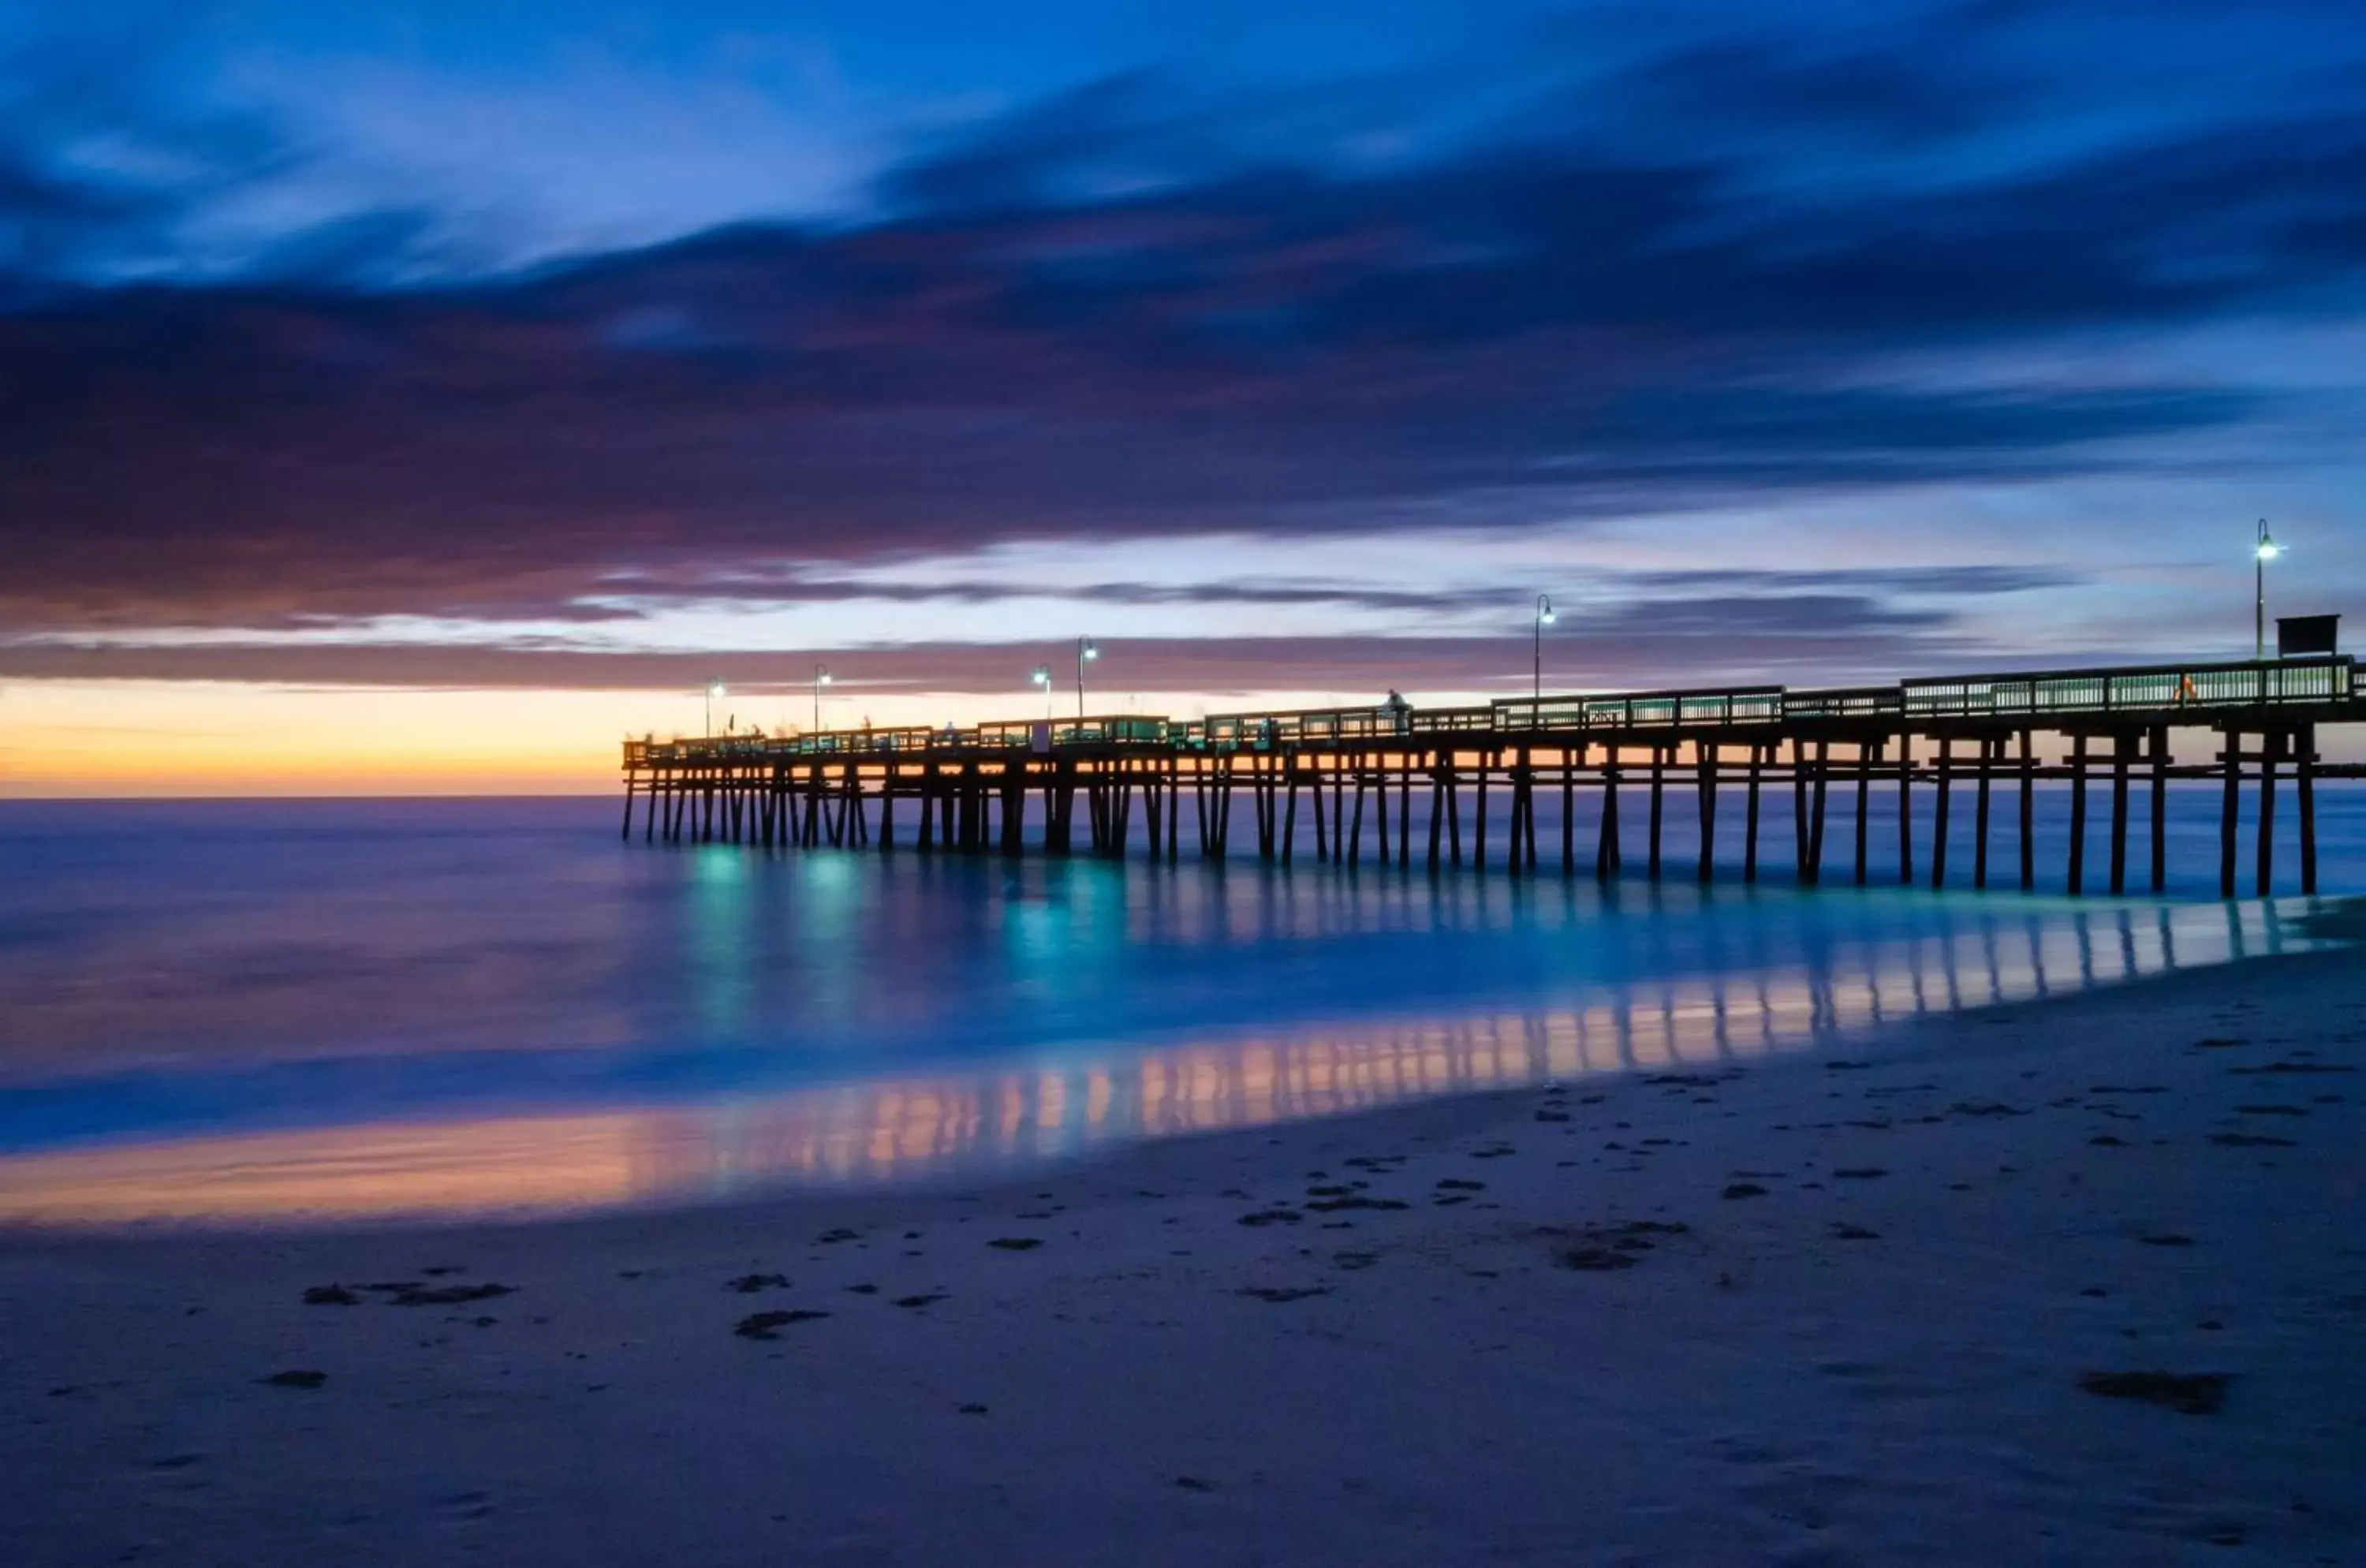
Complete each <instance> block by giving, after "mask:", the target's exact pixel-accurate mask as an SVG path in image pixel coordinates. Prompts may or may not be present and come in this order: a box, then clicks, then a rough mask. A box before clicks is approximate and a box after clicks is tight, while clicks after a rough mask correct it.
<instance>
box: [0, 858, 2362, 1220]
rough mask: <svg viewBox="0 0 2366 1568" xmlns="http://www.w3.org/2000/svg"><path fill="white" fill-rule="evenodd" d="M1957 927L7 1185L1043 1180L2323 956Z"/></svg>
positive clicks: (130, 1210)
mask: <svg viewBox="0 0 2366 1568" xmlns="http://www.w3.org/2000/svg"><path fill="white" fill-rule="evenodd" d="M1120 885H1122V883H1120ZM715 886H716V887H717V888H718V889H727V888H728V887H729V886H731V885H730V884H728V883H725V882H718V883H716V884H715ZM2302 908H2304V909H2305V908H2312V906H2308V905H2303V906H2302ZM711 913H712V914H713V915H714V916H715V918H716V919H717V920H720V919H722V918H723V917H724V916H725V915H726V913H727V911H726V910H725V909H724V908H722V907H721V906H720V905H719V904H718V906H717V907H716V908H715V909H714V910H713V911H711ZM1961 913H1962V915H1963V918H1962V919H1961V920H1960V921H1959V922H1958V924H1957V925H1956V927H1955V929H1954V930H1953V931H1950V932H1949V933H1948V934H1946V935H1945V936H1944V937H1943V938H1941V939H1937V940H1932V941H1925V942H1919V943H1918V942H1894V943H1870V942H1865V941H1863V940H1855V941H1851V942H1844V943H1839V944H1834V945H1832V946H1831V947H1830V948H1829V950H1826V951H1822V952H1821V954H1820V961H1818V962H1815V963H1794V964H1783V965H1777V966H1775V967H1774V968H1772V969H1770V970H1768V971H1765V972H1761V973H1752V974H1743V975H1724V976H1720V975H1718V973H1717V972H1715V971H1713V970H1696V971H1694V972H1691V973H1686V974H1683V975H1682V976H1681V977H1679V978H1675V979H1672V980H1661V979H1651V980H1647V981H1643V982H1640V983H1639V984H1637V985H1634V986H1632V987H1617V986H1610V985H1604V986H1599V987H1594V989H1592V990H1591V991H1589V992H1586V993H1583V994H1582V995H1579V996H1575V997H1573V998H1571V999H1569V1000H1568V1001H1566V1002H1561V1003H1556V1004H1553V1005H1549V1006H1538V1005H1527V1004H1522V1005H1507V1006H1503V1007H1500V1008H1497V1009H1494V1010H1488V1009H1487V1008H1486V1006H1485V1005H1484V1004H1483V1003H1475V1004H1463V1003H1456V1004H1453V1005H1452V1006H1450V1007H1449V1008H1448V1009H1447V1010H1445V1011H1444V1012H1442V1014H1441V1016H1439V1017H1437V1018H1428V1017H1421V1016H1407V1017H1403V1018H1399V1019H1395V1020H1385V1021H1352V1020H1340V1021H1335V1022H1334V1023H1332V1024H1330V1025H1329V1026H1326V1027H1322V1028H1305V1029H1298V1030H1293V1031H1290V1032H1287V1033H1281V1034H1261V1033H1257V1032H1254V1031H1253V1029H1251V1028H1248V1027H1244V1028H1242V1029H1240V1030H1238V1031H1236V1032H1223V1033H1211V1034H1204V1035H1202V1036H1201V1037H1200V1039H1198V1040H1197V1041H1195V1042H1193V1043H1186V1044H1179V1045H1175V1046H1171V1047H1165V1048H1153V1049H1147V1050H1143V1049H1136V1048H1132V1047H1116V1048H1110V1049H1106V1050H1103V1049H1098V1048H1094V1047H1086V1046H1066V1047H1056V1048H1049V1049H1047V1050H1045V1051H1044V1052H1043V1053H1042V1054H1041V1055H1039V1056H1038V1057H1037V1058H1035V1059H1033V1060H1031V1061H1028V1062H1024V1063H1019V1064H1014V1065H1011V1066H1006V1067H1004V1068H1002V1069H1000V1070H995V1069H992V1068H988V1069H986V1070H981V1071H978V1072H975V1073H967V1074H950V1073H949V1074H946V1075H942V1076H940V1077H934V1078H926V1077H900V1078H896V1079H893V1080H885V1081H880V1082H873V1083H867V1084H851V1085H841V1086H839V1087H834V1088H814V1089H792V1090H787V1091H782V1092H766V1091H765V1090H764V1089H762V1087H761V1086H760V1085H752V1084H746V1083H743V1084H740V1085H738V1087H737V1088H735V1089H731V1090H729V1091H728V1092H723V1093H715V1095H714V1096H713V1098H711V1099H708V1100H697V1101H673V1102H670V1103H661V1104H659V1105H654V1106H651V1105H648V1104H645V1103H643V1102H640V1101H634V1102H632V1103H629V1104H624V1105H616V1106H614V1107H613V1108H603V1107H602V1106H601V1105H599V1104H597V1103H584V1104H580V1105H568V1106H561V1107H558V1108H556V1109H554V1110H553V1111H549V1112H535V1113H524V1114H503V1113H492V1114H480V1113H474V1112H468V1111H458V1112H456V1113H455V1114H453V1115H452V1116H450V1117H449V1118H448V1119H443V1120H428V1119H407V1120H404V1121H401V1122H365V1123H360V1124H353V1125H339V1126H334V1127H327V1128H301V1129H292V1130H291V1129H270V1130H261V1131H252V1132H236V1133H222V1134H207V1135H203V1136H198V1137H192V1138H187V1139H185V1140H180V1141H167V1142H162V1143H152V1144H142V1145H128V1146H116V1145H109V1146H93V1147H84V1148H71V1149H65V1150H62V1151H59V1152H56V1153H53V1154H40V1155H28V1156H18V1157H16V1158H13V1159H11V1160H10V1161H9V1162H8V1170H7V1174H8V1175H9V1177H10V1178H11V1179H12V1180H13V1182H14V1183H15V1186H14V1189H13V1192H12V1191H11V1190H9V1189H7V1188H5V1187H0V1213H8V1214H14V1215H16V1216H17V1217H28V1216H38V1217H43V1218H47V1219H50V1220H64V1219H73V1218H77V1217H80V1218H85V1219H87V1218H106V1219H142V1218H148V1219H152V1218H162V1217H171V1216H182V1217H191V1218H200V1217H202V1218H211V1219H216V1220H230V1219H237V1218H240V1217H242V1216H245V1217H256V1216H265V1215H295V1214H299V1213H300V1214H303V1215H306V1216H309V1217H311V1218H314V1219H322V1218H330V1217H338V1216H344V1217H362V1216H368V1215H389V1214H427V1213H450V1214H459V1213H481V1212H484V1211H488V1210H501V1211H504V1212H509V1213H526V1212H534V1211H559V1210H567V1209H570V1208H580V1207H581V1206H584V1205H607V1204H619V1203H631V1202H635V1201H644V1202H646V1201H666V1200H682V1199H692V1198H709V1199H711V1198H723V1197H729V1196H742V1195H748V1194H751V1193H757V1192H761V1191H764V1190H774V1189H780V1188H783V1187H791V1186H795V1185H798V1184H801V1183H806V1184H822V1185H831V1186H856V1185H862V1184H867V1183H875V1182H884V1181H890V1180H901V1179H915V1178H931V1177H942V1176H950V1175H954V1174H957V1173H958V1174H968V1175H973V1176H974V1175H976V1174H979V1173H992V1172H994V1171H997V1170H1017V1171H1024V1170H1025V1169H1026V1168H1029V1167H1030V1166H1031V1165H1032V1164H1034V1163H1036V1162H1039V1161H1041V1160H1043V1159H1046V1158H1057V1157H1061V1156H1072V1155H1076V1154H1080V1153H1085V1152H1088V1151H1091V1150H1094V1149H1096V1148H1101V1147H1110V1146H1114V1145H1121V1144H1125V1143H1129V1142H1134V1141H1139V1140H1144V1139H1149V1138H1157V1137H1164V1136H1171V1135H1176V1134H1187V1133H1195V1132H1213V1131H1219V1130H1223V1129H1228V1128H1242V1127H1254V1126H1257V1125H1260V1124H1267V1123H1271V1122H1280V1121H1287V1120H1300V1119H1307V1118H1313V1117H1317V1116H1322V1115H1325V1114H1330V1113H1334V1112H1340V1111H1358V1110H1364V1109H1370V1108H1377V1107H1382V1106H1388V1105H1394V1104H1403V1103H1409V1102H1412V1101H1414V1100H1420V1099H1424V1098H1427V1097H1435V1096H1438V1095H1442V1094H1448V1093H1457V1092H1469V1091H1475V1090H1488V1089H1523V1088H1534V1087H1536V1086H1538V1085H1541V1084H1542V1083H1544V1082H1546V1081H1549V1080H1558V1081H1560V1082H1562V1083H1572V1082H1575V1081H1578V1080H1582V1079H1583V1078H1585V1077H1588V1076H1589V1075H1606V1074H1613V1073H1618V1072H1627V1071H1640V1072H1644V1073H1657V1072H1685V1071H1696V1070H1702V1069H1715V1068H1719V1067H1723V1066H1728V1065H1730V1064H1735V1063H1749V1062H1753V1061H1763V1060H1764V1059H1766V1058H1768V1057H1771V1056H1774V1055H1782V1054H1787V1053H1797V1052H1802V1051H1806V1050H1809V1049H1813V1048H1816V1047H1818V1046H1827V1047H1829V1046H1831V1045H1833V1044H1836V1043H1839V1042H1841V1041H1843V1040H1849V1041H1852V1044H1851V1045H1850V1047H1849V1049H1850V1052H1851V1054H1852V1055H1854V1054H1856V1053H1857V1052H1858V1051H1859V1050H1863V1049H1866V1048H1867V1047H1868V1046H1869V1048H1870V1049H1872V1050H1874V1051H1878V1050H1879V1049H1880V1048H1881V1047H1880V1044H1879V1043H1878V1041H1873V1042H1867V1043H1865V1044H1864V1045H1860V1044H1856V1043H1853V1042H1854V1040H1855V1039H1856V1038H1857V1037H1861V1036H1863V1035H1865V1034H1869V1033H1871V1032H1873V1031H1874V1029H1875V1027H1876V1025H1878V1024H1880V1023H1882V1022H1884V1021H1892V1022H1894V1021H1900V1020H1903V1019H1907V1018H1910V1017H1912V1016H1914V1015H1915V1014H1916V1013H1917V1012H1920V1011H1923V1010H1935V1009H1936V1008H1938V1007H1940V1006H1943V1005H1945V1004H1946V1003H1953V1004H1957V1005H1961V1006H1965V1007H1977V1006H1979V1005H1982V1004H1989V1003H2015V1002H2021V1001H2024V1000H2029V999H2033V998H2037V997H2039V996H2042V995H2047V994H2053V995H2063V994H2070V993H2074V992H2076V991H2079V990H2080V989H2082V988H2084V987H2087V986H2089V985H2094V986H2098V987H2103V986H2110V985H2113V984H2116V983H2118V982H2121V981H2125V980H2133V979H2137V978H2140V977H2144V976H2153V975H2159V974H2165V973H2168V972H2169V971H2171V970H2175V969H2180V968H2187V967H2198V966H2203V965H2209V964H2218V963H2222V962H2225V961H2228V960H2230V959H2233V958H2236V957H2240V956H2247V955H2251V954H2256V953H2282V952H2285V951H2288V950H2291V951H2299V950H2303V949H2307V948H2311V947H2314V946H2316V945H2319V944H2318V943H2317V942H2315V940H2314V939H2312V938H2309V937H2307V936H2306V935H2304V934H2303V933H2304V928H2302V927H2300V926H2297V925H2293V924H2292V923H2291V922H2290V920H2289V919H2288V918H2287V917H2286V916H2284V915H2282V914H2281V913H2280V912H2279V911H2278V910H2277V909H2276V908H2275V907H2273V906H2271V905H2265V904H2250V905H2234V906H2216V905H2195V906H2170V905H2145V906H2138V907H2130V908H2119V909H2107V910H2089V911H2085V912H2083V913H2080V914H2077V915H2074V916H2073V917H2072V918H2070V919H2063V918H2062V914H2063V911H2055V912H2052V913H2048V912H2045V911H2041V910H2031V911H2027V912H2024V913H2019V914H2008V913H2005V912H2003V911H2000V910H1999V909H1998V908H1995V907H1993V906H1983V907H1980V908H1977V910H1968V909H1967V910H1964V911H1961ZM2016 927H2018V928H2019V929H2018V930H2016V929H2015V928H2016ZM724 967H725V969H726V970H727V968H728V965H725V966H724ZM1943 998H1944V1001H1943ZM1671 1087H1678V1086H1671ZM12 1203H13V1205H14V1206H13V1207H12V1206H11V1205H12Z"/></svg>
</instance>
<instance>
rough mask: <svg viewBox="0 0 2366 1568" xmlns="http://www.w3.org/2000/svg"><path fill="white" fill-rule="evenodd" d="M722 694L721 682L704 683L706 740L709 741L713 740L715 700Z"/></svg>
mask: <svg viewBox="0 0 2366 1568" xmlns="http://www.w3.org/2000/svg"><path fill="white" fill-rule="evenodd" d="M722 694H723V682H720V681H709V682H707V683H706V738H707V739H709V740H712V739H715V698H717V697H719V696H721V695H722Z"/></svg>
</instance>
